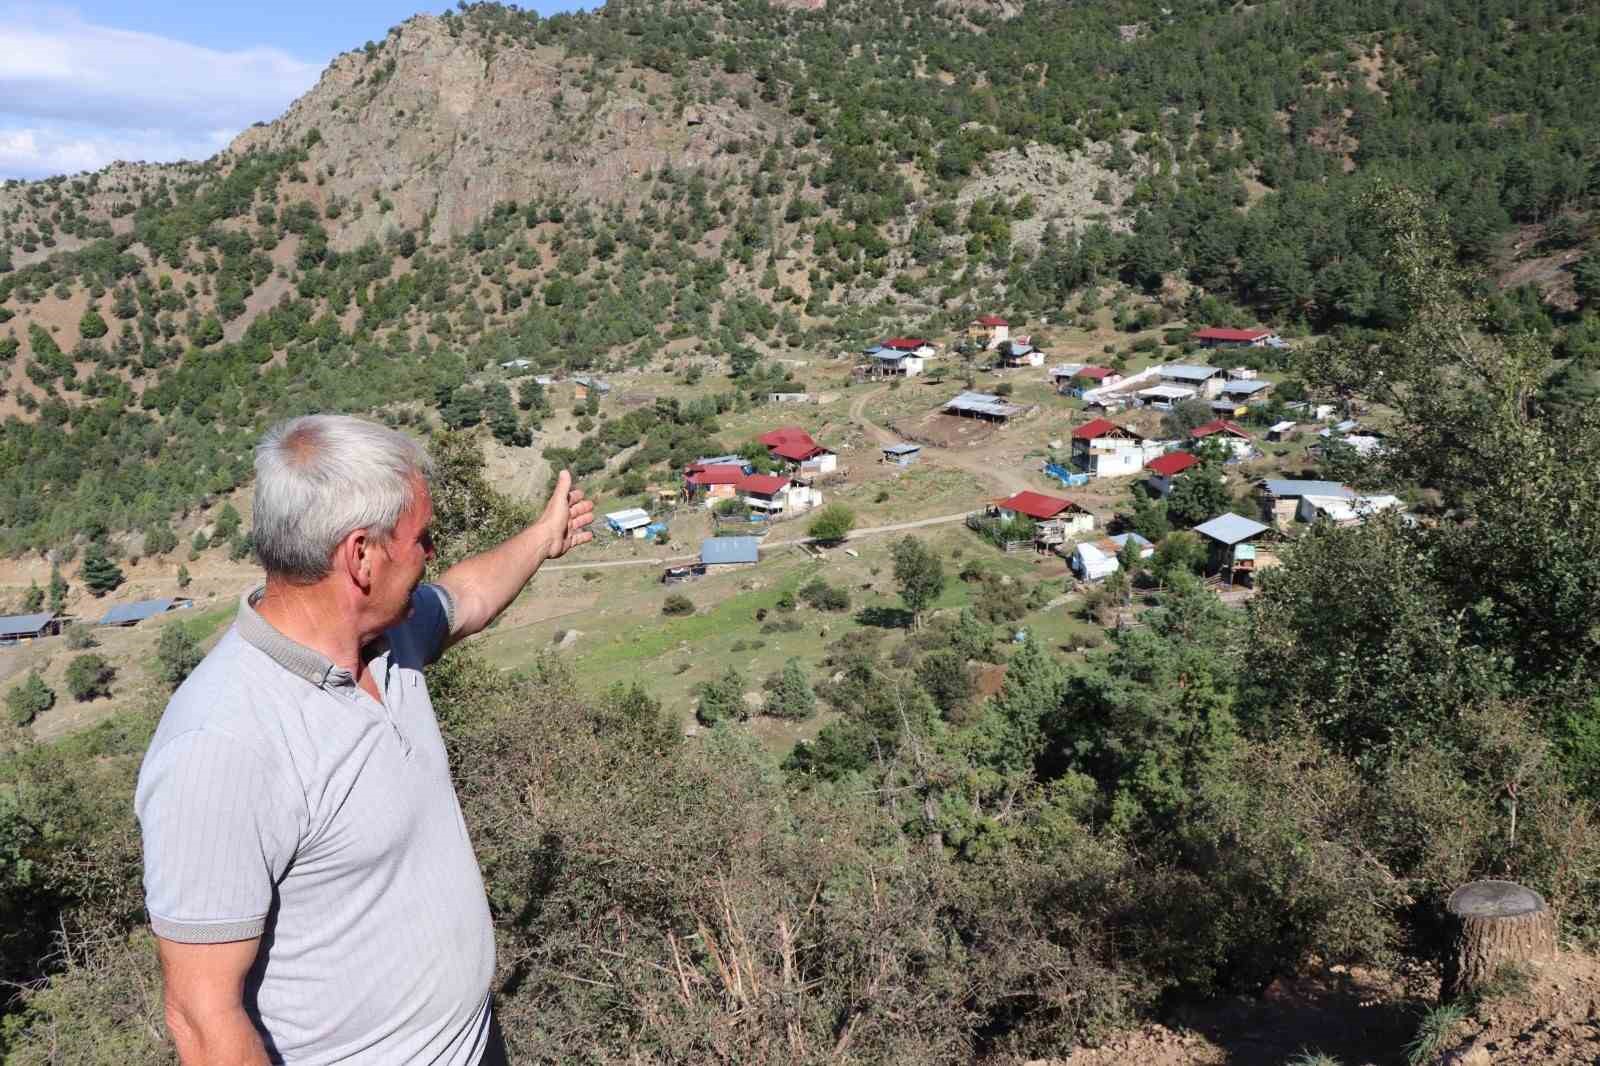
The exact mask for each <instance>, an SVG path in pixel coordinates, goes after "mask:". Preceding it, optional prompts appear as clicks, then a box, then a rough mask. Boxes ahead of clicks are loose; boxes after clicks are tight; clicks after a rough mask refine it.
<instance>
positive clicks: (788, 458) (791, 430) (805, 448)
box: [756, 426, 839, 477]
mask: <svg viewBox="0 0 1600 1066" xmlns="http://www.w3.org/2000/svg"><path fill="white" fill-rule="evenodd" d="M756 439H757V440H759V441H760V442H761V443H762V444H765V445H766V446H767V452H768V454H770V455H771V456H772V457H773V458H774V459H781V460H782V461H783V462H784V463H786V464H788V466H789V467H790V469H791V470H793V471H795V472H797V473H798V474H799V475H800V476H802V477H816V476H817V475H818V474H831V473H833V471H835V470H836V469H838V467H839V456H838V455H837V454H835V453H834V452H833V451H831V450H830V449H828V448H824V447H823V446H822V445H820V444H818V443H817V442H816V441H814V440H812V439H811V434H809V433H807V432H806V431H805V430H803V429H801V428H800V427H799V426H780V427H778V428H777V429H773V430H768V431H767V432H766V433H763V434H761V436H759V437H757V438H756Z"/></svg>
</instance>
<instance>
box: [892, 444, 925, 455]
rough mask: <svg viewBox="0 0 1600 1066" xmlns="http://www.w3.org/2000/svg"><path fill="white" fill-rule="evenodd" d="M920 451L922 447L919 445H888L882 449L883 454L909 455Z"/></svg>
mask: <svg viewBox="0 0 1600 1066" xmlns="http://www.w3.org/2000/svg"><path fill="white" fill-rule="evenodd" d="M921 450H922V445H920V444H890V445H887V446H886V447H885V448H884V449H883V454H885V455H910V454H911V453H912V452H920V451H921Z"/></svg>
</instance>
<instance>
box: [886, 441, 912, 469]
mask: <svg viewBox="0 0 1600 1066" xmlns="http://www.w3.org/2000/svg"><path fill="white" fill-rule="evenodd" d="M921 458H922V446H921V445H918V444H890V445H886V446H885V447H884V449H883V461H884V462H886V463H894V464H895V465H896V466H910V465H911V464H912V463H915V462H916V461H917V460H919V459H921Z"/></svg>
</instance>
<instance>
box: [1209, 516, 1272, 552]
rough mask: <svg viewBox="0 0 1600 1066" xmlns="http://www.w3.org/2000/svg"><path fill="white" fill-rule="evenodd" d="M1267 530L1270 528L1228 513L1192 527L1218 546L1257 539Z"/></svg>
mask: <svg viewBox="0 0 1600 1066" xmlns="http://www.w3.org/2000/svg"><path fill="white" fill-rule="evenodd" d="M1269 528H1271V527H1269V526H1264V525H1262V524H1261V523H1260V522H1257V521H1255V520H1254V519H1251V518H1246V517H1245V516H1244V515H1239V514H1234V513H1233V512H1232V511H1228V512H1226V513H1224V514H1220V515H1218V516H1217V517H1215V518H1213V519H1211V520H1210V521H1209V522H1202V523H1200V524H1199V525H1198V526H1195V527H1194V531H1195V532H1196V533H1198V534H1200V535H1201V536H1202V537H1205V538H1206V539H1207V540H1213V541H1216V542H1217V543H1218V544H1227V545H1234V544H1238V543H1240V542H1241V541H1246V540H1249V539H1250V538H1251V537H1259V536H1260V535H1261V534H1263V533H1265V532H1266V531H1267V530H1268V529H1269Z"/></svg>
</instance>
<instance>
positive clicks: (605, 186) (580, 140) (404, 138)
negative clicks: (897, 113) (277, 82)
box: [229, 15, 790, 247]
mask: <svg viewBox="0 0 1600 1066" xmlns="http://www.w3.org/2000/svg"><path fill="white" fill-rule="evenodd" d="M723 80H724V82H725V84H726V86H727V89H728V92H729V95H727V96H723V97H722V98H720V99H718V100H712V101H705V100H700V101H694V102H690V101H687V100H684V99H683V98H682V97H681V96H675V93H674V90H675V88H676V87H675V86H674V84H673V82H672V80H671V79H670V78H669V77H667V76H665V75H662V74H659V73H657V72H656V71H653V70H645V69H634V68H623V69H621V70H620V71H618V70H612V71H609V72H607V73H606V74H604V75H603V76H596V75H595V74H594V73H593V72H592V71H591V70H590V69H589V61H588V60H587V59H572V60H566V59H563V56H562V54H561V51H560V50H559V49H554V48H551V49H535V48H528V47H522V46H500V47H496V46H495V45H493V44H490V43H488V42H486V41H484V40H483V39H482V38H479V37H476V36H474V35H473V34H471V33H470V31H468V32H464V33H460V35H459V36H458V35H456V34H453V33H452V32H451V28H450V26H449V25H447V24H446V23H445V22H444V21H443V20H441V19H439V18H435V17H432V16H425V15H424V16H418V17H416V18H413V19H411V20H409V21H408V22H406V23H404V24H403V25H401V26H399V27H397V28H396V29H394V30H392V31H391V32H390V34H389V36H388V37H387V38H386V39H385V40H384V42H383V43H382V45H380V46H377V47H375V48H372V49H370V50H366V51H357V52H348V53H346V54H344V55H341V56H339V57H338V58H337V59H335V60H334V61H333V63H332V64H331V65H330V66H329V67H328V69H327V70H326V71H325V72H324V73H323V75H322V78H321V80H320V81H319V82H318V83H317V85H316V86H315V87H314V88H313V89H312V90H311V91H310V92H308V93H307V94H306V95H305V96H303V97H301V98H300V99H299V100H297V101H296V102H295V103H294V104H293V105H291V106H290V108H289V110H288V111H287V112H285V113H284V115H283V116H282V117H281V118H279V119H278V120H277V121H275V122H273V123H271V124H269V125H265V126H259V127H255V128H252V129H249V130H246V131H245V132H244V133H242V134H240V135H239V137H238V138H237V139H236V140H235V141H234V143H233V144H232V145H231V146H230V149H229V151H230V152H231V153H233V154H235V155H237V154H240V153H243V152H246V151H248V150H250V149H252V148H271V149H281V148H287V147H290V146H294V145H308V146H309V147H308V154H309V155H310V161H309V163H307V164H306V165H305V166H304V167H303V168H302V169H303V170H304V171H305V172H306V175H307V178H308V179H310V180H311V181H312V182H313V185H312V188H311V190H310V194H311V196H312V198H313V199H314V200H317V201H319V202H320V203H321V204H322V205H323V206H326V205H327V204H329V203H330V202H339V203H340V205H341V209H340V211H339V212H338V217H337V219H335V220H334V221H333V222H331V223H328V226H329V229H330V231H331V232H332V233H333V235H334V242H335V245H336V246H340V247H351V246H354V245H355V244H359V243H360V242H361V241H363V240H365V239H367V238H368V237H380V236H382V234H383V232H384V231H385V230H386V229H389V228H393V227H412V228H419V229H422V230H424V231H425V232H426V233H427V235H428V239H429V240H430V241H432V242H434V243H439V242H443V241H445V240H448V239H449V238H450V237H452V236H458V235H460V234H462V233H464V232H467V231H469V230H470V229H471V228H472V226H473V225H474V223H476V222H477V221H478V220H479V219H480V218H482V217H483V216H484V215H485V214H487V213H488V212H489V211H490V210H491V209H492V208H493V207H494V205H495V204H497V203H501V202H504V201H507V200H518V201H522V202H526V201H528V200H530V199H533V198H535V197H546V198H548V197H552V196H560V197H574V198H578V199H587V200H597V201H602V202H617V201H624V202H626V201H631V200H634V199H636V198H637V197H638V196H640V195H642V193H643V182H641V181H640V180H639V179H640V178H641V177H642V176H643V175H644V174H645V173H646V172H659V171H660V170H661V169H662V168H664V167H671V168H673V169H674V170H678V171H688V170H693V169H697V168H698V169H700V170H701V171H702V172H703V173H704V174H706V176H707V177H708V178H713V179H714V178H716V177H719V176H722V175H725V174H728V173H744V172H745V171H746V170H748V169H750V168H752V167H753V166H754V164H755V159H757V158H759V147H758V148H757V150H756V152H755V154H754V156H752V155H751V154H748V153H747V152H746V151H744V149H747V148H748V146H749V145H750V144H751V142H752V139H753V138H759V142H760V143H764V142H766V141H768V140H770V138H771V137H772V136H773V134H774V133H775V132H779V131H781V130H783V129H784V128H785V127H786V126H787V125H788V123H789V122H790V120H789V119H788V117H787V116H786V115H784V114H783V113H782V112H778V111H774V110H771V109H767V108H764V107H763V105H762V104H761V103H760V102H759V101H758V100H754V99H752V97H753V95H754V94H753V93H752V94H749V95H747V96H744V97H742V99H744V100H746V101H747V102H748V105H749V106H748V107H742V106H740V105H739V103H737V102H736V101H738V100H739V99H741V96H740V93H741V90H745V89H747V88H748V87H749V86H748V82H745V83H741V79H740V77H739V76H736V75H735V76H729V77H727V78H725V79H723ZM346 207H347V208H348V209H346Z"/></svg>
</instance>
